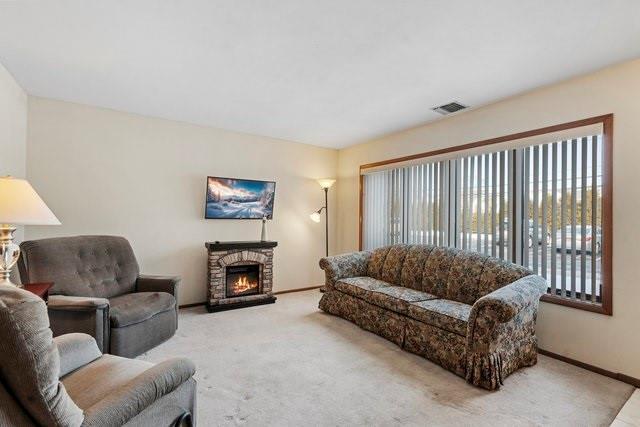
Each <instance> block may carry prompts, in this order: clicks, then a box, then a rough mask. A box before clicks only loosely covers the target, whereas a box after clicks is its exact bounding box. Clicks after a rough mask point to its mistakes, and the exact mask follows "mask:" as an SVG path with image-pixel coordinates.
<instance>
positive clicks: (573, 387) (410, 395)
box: [140, 290, 634, 427]
mask: <svg viewBox="0 0 640 427" xmlns="http://www.w3.org/2000/svg"><path fill="white" fill-rule="evenodd" d="M320 296H321V294H320V293H319V292H318V291H317V290H316V291H307V292H299V293H291V294H284V295H281V296H279V297H278V301H277V302H276V303H275V304H272V305H265V306H258V307H250V308H244V309H240V310H233V311H227V312H220V313H211V314H209V313H207V312H206V310H205V309H204V308H203V307H196V308H191V309H187V310H181V313H180V324H179V330H178V332H177V333H176V335H175V336H174V337H173V338H172V339H170V340H169V341H167V342H166V343H164V344H162V345H160V346H159V347H157V348H155V349H153V350H151V351H149V352H148V353H146V354H144V355H142V356H140V358H141V359H144V360H148V361H152V362H159V361H162V360H164V359H166V358H169V357H173V356H186V357H189V358H190V359H191V360H193V362H194V363H195V364H196V366H197V373H196V379H197V381H198V424H199V425H200V426H235V425H243V426H245V425H246V426H365V425H366V426H393V425H399V426H425V425H469V426H471V425H473V426H494V427H495V426H502V425H505V426H520V425H522V426H528V425H571V426H605V425H609V424H610V423H611V422H612V421H613V420H614V418H615V416H616V414H617V413H618V411H619V410H620V408H621V407H622V406H623V405H624V403H625V402H626V400H627V399H628V398H629V396H630V395H631V394H632V392H633V390H634V388H633V387H632V386H630V385H627V384H624V383H622V382H619V381H615V380H613V379H610V378H607V377H604V376H601V375H598V374H595V373H592V372H589V371H586V370H584V369H580V368H577V367H575V366H572V365H569V364H566V363H563V362H560V361H558V360H555V359H551V358H548V357H544V356H540V357H539V360H538V364H537V365H536V366H534V367H531V368H525V369H522V370H520V371H518V372H516V373H515V374H513V375H511V376H510V377H508V378H507V379H506V380H505V385H504V386H503V387H502V388H501V389H500V390H499V391H496V392H488V391H486V390H482V389H478V388H475V387H472V386H470V385H469V384H467V383H466V382H465V381H464V379H462V378H459V377H457V376H456V375H454V374H452V373H450V372H448V371H446V370H444V369H442V368H441V367H440V366H438V365H436V364H434V363H431V362H429V361H428V360H426V359H423V358H421V357H418V356H415V355H413V354H410V353H407V352H405V351H402V350H401V349H400V348H399V347H397V346H395V345H394V344H392V343H390V342H388V341H386V340H384V339H382V338H380V337H378V336H376V335H374V334H372V333H369V332H366V331H364V330H362V329H360V328H358V327H357V326H355V325H353V324H351V323H349V322H347V321H346V320H343V319H340V318H338V317H334V316H331V315H328V314H325V313H323V312H321V311H319V310H318V308H317V307H318V300H319V299H320Z"/></svg>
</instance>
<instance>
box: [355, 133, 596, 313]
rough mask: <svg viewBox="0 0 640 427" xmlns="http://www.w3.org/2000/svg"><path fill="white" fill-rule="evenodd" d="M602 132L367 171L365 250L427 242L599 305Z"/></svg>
mask: <svg viewBox="0 0 640 427" xmlns="http://www.w3.org/2000/svg"><path fill="white" fill-rule="evenodd" d="M602 165H603V144H602V135H601V134H599V135H589V136H585V137H580V138H573V139H566V140H560V141H554V142H549V143H543V144H540V143H537V144H533V145H530V146H524V147H522V146H519V147H518V148H514V149H509V150H502V151H493V152H484V153H474V154H471V155H465V154H464V152H462V153H461V155H459V156H458V157H456V158H450V159H447V160H439V161H432V162H428V161H425V162H424V163H422V164H414V165H407V166H403V167H398V168H395V169H388V170H382V171H375V172H371V173H366V174H365V175H364V177H363V213H362V214H363V224H362V239H363V249H373V248H377V247H380V246H384V245H388V244H393V243H426V244H433V245H440V246H452V247H457V248H461V249H467V250H472V251H477V252H480V253H484V254H487V255H491V256H495V257H499V258H502V259H505V260H509V261H512V262H515V263H518V264H521V265H523V266H525V267H527V268H529V269H531V270H532V271H533V272H534V273H536V274H540V275H541V276H543V277H545V278H546V279H547V280H548V283H549V293H550V294H552V295H555V296H557V297H560V298H566V299H572V300H576V299H577V300H581V301H583V302H591V303H596V304H597V303H600V301H601V295H602V283H601V280H602V279H601V272H600V271H601V267H602V262H601V252H602V251H601V248H602V169H603V168H602Z"/></svg>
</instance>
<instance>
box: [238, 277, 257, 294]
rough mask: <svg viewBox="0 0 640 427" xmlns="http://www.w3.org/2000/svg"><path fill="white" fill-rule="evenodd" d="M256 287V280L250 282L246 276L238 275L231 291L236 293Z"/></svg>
mask: <svg viewBox="0 0 640 427" xmlns="http://www.w3.org/2000/svg"><path fill="white" fill-rule="evenodd" d="M257 287H258V283H257V282H250V281H249V278H248V277H247V276H240V277H238V279H237V280H236V281H235V282H234V283H233V293H235V294H238V293H241V292H246V291H248V290H251V289H255V288H257Z"/></svg>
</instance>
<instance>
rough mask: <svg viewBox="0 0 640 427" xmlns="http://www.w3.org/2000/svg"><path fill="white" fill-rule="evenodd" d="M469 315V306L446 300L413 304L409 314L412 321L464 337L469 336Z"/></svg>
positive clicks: (410, 305) (410, 306)
mask: <svg viewBox="0 0 640 427" xmlns="http://www.w3.org/2000/svg"><path fill="white" fill-rule="evenodd" d="M469 314H471V306H470V305H469V304H464V303H461V302H457V301H450V300H446V299H432V300H427V301H418V302H413V303H411V304H409V308H408V312H407V315H408V316H409V317H411V318H412V319H415V320H419V321H421V322H424V323H426V324H429V325H432V326H437V327H438V328H440V329H444V330H446V331H449V332H453V333H454V334H458V335H462V336H466V335H467V324H468V322H469Z"/></svg>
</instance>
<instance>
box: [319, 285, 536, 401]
mask: <svg viewBox="0 0 640 427" xmlns="http://www.w3.org/2000/svg"><path fill="white" fill-rule="evenodd" d="M319 307H320V309H321V310H323V311H325V312H327V313H329V314H333V315H336V316H339V317H342V318H344V319H346V320H349V321H351V322H353V323H355V324H356V325H358V326H360V327H361V328H362V329H365V330H367V331H370V332H373V333H375V334H377V335H380V336H381V337H383V338H386V339H387V340H389V341H391V342H393V343H395V344H396V345H398V346H400V347H401V348H403V349H404V350H406V351H409V352H411V353H414V354H417V355H419V356H422V357H424V358H426V359H428V360H430V361H432V362H434V363H437V364H438V365H440V366H442V367H443V368H445V369H447V370H449V371H451V372H453V373H455V374H456V375H458V376H461V377H463V378H465V379H466V380H467V381H468V382H469V383H471V384H473V385H475V386H478V387H482V388H486V389H488V390H494V389H497V388H499V387H500V385H501V384H502V380H503V378H506V377H507V376H508V375H509V374H511V373H513V372H514V371H516V370H518V369H519V368H521V367H523V366H532V365H535V364H536V362H537V354H538V352H537V343H536V339H535V336H531V337H527V338H525V339H523V340H522V341H518V342H513V343H510V345H508V346H506V347H503V348H502V349H501V350H500V351H499V352H495V353H490V354H476V353H474V354H467V338H466V337H463V336H461V335H458V334H454V333H452V332H449V331H445V330H443V329H440V328H438V327H435V326H432V325H428V324H426V323H423V322H420V321H417V320H415V319H412V318H410V317H407V316H404V315H401V314H398V313H395V312H392V311H389V310H387V309H384V308H381V307H378V306H376V305H373V304H371V303H368V302H367V301H364V300H362V299H360V298H357V297H354V296H352V295H349V294H346V293H344V292H341V291H339V290H337V289H335V288H329V289H328V290H327V291H326V292H325V293H324V294H323V296H322V298H321V299H320V303H319Z"/></svg>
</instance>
